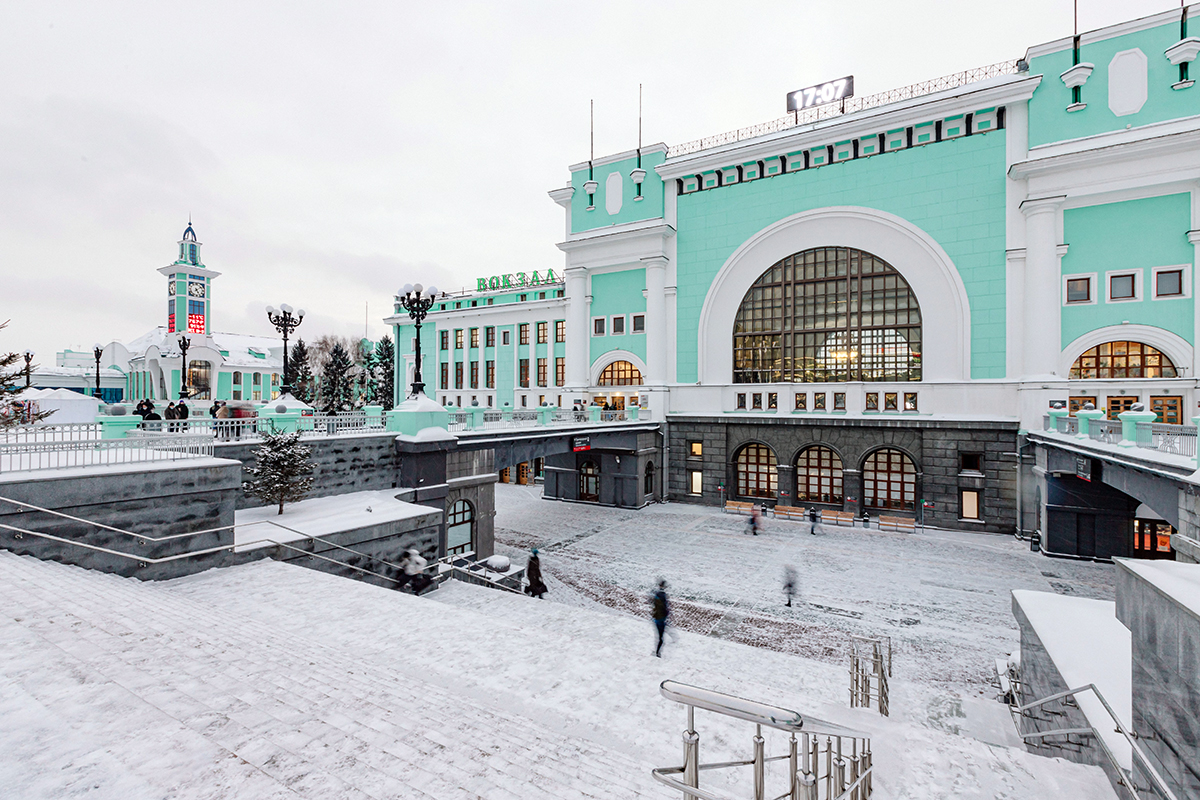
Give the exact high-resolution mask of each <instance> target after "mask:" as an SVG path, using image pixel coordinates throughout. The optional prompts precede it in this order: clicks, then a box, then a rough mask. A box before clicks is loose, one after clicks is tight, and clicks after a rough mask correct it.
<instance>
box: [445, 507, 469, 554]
mask: <svg viewBox="0 0 1200 800" xmlns="http://www.w3.org/2000/svg"><path fill="white" fill-rule="evenodd" d="M474 533H475V509H474V508H472V507H471V504H470V503H468V502H467V501H466V500H457V501H455V503H454V505H452V506H450V513H449V514H448V515H447V516H446V553H447V555H457V554H459V553H465V552H467V551H468V550H470V549H471V541H472V540H473V539H474Z"/></svg>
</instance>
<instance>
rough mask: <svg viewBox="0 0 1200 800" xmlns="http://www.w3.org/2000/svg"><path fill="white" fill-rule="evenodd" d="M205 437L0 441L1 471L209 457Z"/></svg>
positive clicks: (210, 447)
mask: <svg viewBox="0 0 1200 800" xmlns="http://www.w3.org/2000/svg"><path fill="white" fill-rule="evenodd" d="M212 455H213V439H212V437H211V436H206V435H193V434H183V433H176V434H171V433H165V434H160V435H157V436H154V437H153V438H151V437H137V436H135V437H128V438H124V439H99V438H96V439H53V438H52V439H40V440H39V439H32V440H29V439H27V440H24V441H20V440H17V441H11V440H7V441H0V472H22V471H26V470H42V469H65V468H68V467H85V466H99V465H105V464H134V463H140V462H145V461H170V460H176V459H184V458H211V457H212Z"/></svg>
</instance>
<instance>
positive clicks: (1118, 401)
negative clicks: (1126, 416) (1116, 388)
mask: <svg viewBox="0 0 1200 800" xmlns="http://www.w3.org/2000/svg"><path fill="white" fill-rule="evenodd" d="M1137 401H1138V399H1137V397H1136V396H1135V397H1126V396H1124V395H1119V396H1117V397H1110V398H1108V401H1107V402H1108V418H1109V419H1113V420H1115V419H1116V418H1117V414H1120V413H1122V412H1124V411H1128V410H1129V409H1131V408H1133V404H1134V403H1136V402H1137Z"/></svg>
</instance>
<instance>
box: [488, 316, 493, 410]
mask: <svg viewBox="0 0 1200 800" xmlns="http://www.w3.org/2000/svg"><path fill="white" fill-rule="evenodd" d="M491 302H492V300H491V298H490V297H489V298H488V304H489V305H490V304H491ZM491 407H492V396H491V395H490V394H489V395H488V408H491Z"/></svg>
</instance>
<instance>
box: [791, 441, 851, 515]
mask: <svg viewBox="0 0 1200 800" xmlns="http://www.w3.org/2000/svg"><path fill="white" fill-rule="evenodd" d="M796 499H797V500H800V501H803V502H806V503H833V504H841V502H842V459H841V456H839V455H838V454H837V453H835V452H833V450H831V449H830V448H828V447H806V448H804V449H803V450H801V451H800V455H798V456H796Z"/></svg>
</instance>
